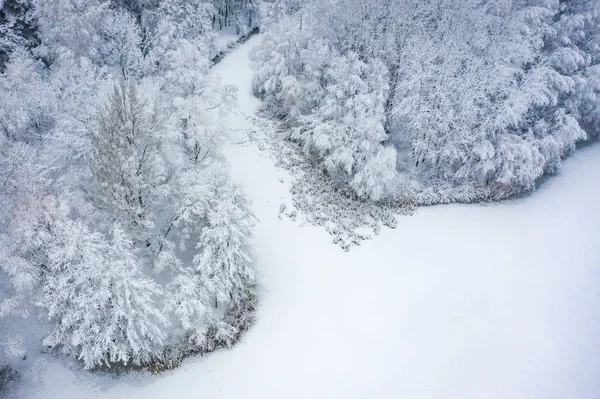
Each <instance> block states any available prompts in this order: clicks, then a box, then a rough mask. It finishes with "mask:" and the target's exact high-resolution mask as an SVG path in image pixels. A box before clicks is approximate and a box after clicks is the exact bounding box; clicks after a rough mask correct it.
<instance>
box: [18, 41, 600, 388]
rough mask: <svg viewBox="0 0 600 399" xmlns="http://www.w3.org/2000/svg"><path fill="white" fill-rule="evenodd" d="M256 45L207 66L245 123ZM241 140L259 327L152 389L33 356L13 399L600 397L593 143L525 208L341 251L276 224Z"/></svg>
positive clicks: (264, 158)
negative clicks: (259, 292) (233, 96)
mask: <svg viewBox="0 0 600 399" xmlns="http://www.w3.org/2000/svg"><path fill="white" fill-rule="evenodd" d="M258 40H260V36H256V37H254V38H252V39H251V40H250V41H249V42H248V43H246V44H245V45H243V46H241V47H240V48H239V49H237V50H235V51H234V52H232V53H231V54H230V55H228V56H227V57H226V58H225V59H224V60H223V61H222V62H221V63H220V64H219V65H217V66H216V67H215V69H214V71H215V73H218V74H220V75H222V76H223V78H224V81H225V82H226V83H229V84H234V85H236V86H237V87H238V88H239V105H240V109H241V112H243V113H246V114H252V113H253V112H254V111H255V110H256V108H257V106H258V105H259V101H258V100H257V99H255V98H254V97H252V95H251V91H250V81H251V74H252V71H251V70H250V68H249V64H248V57H247V51H248V49H249V48H250V47H251V46H253V45H255V44H256V43H257V41H258ZM229 123H230V126H231V127H232V128H244V127H245V126H247V125H246V124H247V123H248V122H247V121H246V119H245V118H244V116H243V114H242V113H240V115H238V116H236V117H233V118H231V120H230V121H229ZM237 134H238V137H237V139H236V140H234V143H233V144H232V145H231V146H229V147H228V148H227V151H226V156H227V159H228V160H229V162H230V164H231V171H232V174H233V176H234V177H235V178H236V179H238V180H240V181H241V182H242V183H243V185H244V187H245V189H246V191H247V193H248V194H249V196H250V197H251V198H252V200H253V202H254V209H255V212H256V214H257V216H258V218H259V223H258V226H257V245H258V249H259V262H260V267H261V269H262V274H263V275H262V278H261V282H262V286H263V289H264V292H263V297H262V298H261V303H262V305H261V307H260V309H259V313H258V322H257V324H256V325H255V326H254V327H253V328H252V329H251V330H250V331H249V332H248V333H246V335H245V336H244V337H243V339H242V342H241V343H239V344H238V345H237V346H235V347H234V348H233V349H231V350H221V351H218V352H216V353H214V354H211V355H210V356H208V357H204V358H202V357H198V358H193V359H188V360H187V361H185V362H184V364H183V365H182V366H181V367H180V368H178V369H176V370H174V371H170V372H167V373H165V374H162V375H160V376H151V375H149V374H145V373H137V374H134V375H126V376H118V377H108V376H104V375H99V374H93V373H87V372H83V371H74V367H73V366H69V363H67V362H65V361H63V360H56V359H52V358H49V357H41V358H40V359H39V360H38V361H36V362H35V364H34V368H33V371H32V372H31V373H29V374H27V375H24V376H23V380H22V382H23V384H22V385H23V389H22V390H21V391H20V392H18V393H17V395H18V397H19V398H36V399H37V398H44V399H52V398H60V399H68V398H77V399H82V398H98V399H100V398H106V399H116V398H144V399H150V398H177V399H182V398H207V399H219V398H224V399H241V398H260V399H281V398H286V399H295V398H299V399H300V398H302V399H304V398H326V399H332V398H369V399H371V398H407V399H418V398H443V399H448V398H461V399H465V398H499V399H507V398H510V399H517V398H527V399H532V398H533V399H535V398H543V399H551V398H556V399H567V398H578V399H584V398H589V399H592V398H594V399H597V398H598V397H600V295H599V293H600V290H599V285H600V244H599V237H600V235H599V233H600V207H598V198H600V184H598V183H599V182H600V146H598V145H595V146H590V147H588V148H585V149H582V150H580V151H579V152H578V153H577V154H575V155H574V156H572V157H571V158H570V159H569V160H567V161H566V162H565V165H564V168H563V169H562V170H561V172H560V176H558V177H555V178H552V179H550V180H549V181H548V182H547V183H545V184H544V185H543V186H542V187H541V188H540V189H539V190H538V191H537V192H536V193H534V194H533V195H531V196H529V197H527V198H523V199H518V200H513V201H507V202H504V203H500V204H496V205H489V206H478V205H448V206H436V207H430V208H422V209H419V210H418V212H417V213H416V214H415V215H414V216H407V217H401V218H400V220H399V223H398V228H396V229H395V230H390V229H383V230H382V232H381V233H380V234H379V235H378V236H376V237H374V238H373V239H372V240H369V241H366V242H365V243H364V244H363V245H362V246H360V247H356V248H352V249H351V250H350V251H349V252H343V251H342V250H340V248H339V247H338V246H336V245H333V244H332V243H331V237H330V236H329V235H328V234H327V233H326V232H325V230H324V228H317V227H312V226H309V225H300V224H299V223H294V222H292V221H289V220H285V219H283V220H282V219H279V218H278V211H279V207H280V204H281V203H282V202H289V195H290V194H289V191H288V187H287V186H286V185H285V184H284V183H282V182H281V181H280V180H281V177H285V178H284V179H283V180H282V181H289V176H286V174H285V172H284V171H282V170H279V169H277V168H276V167H275V166H274V165H273V162H272V160H271V159H270V158H269V157H268V155H267V154H265V153H263V152H261V151H260V150H259V149H258V148H257V147H256V146H255V145H252V144H248V143H245V144H243V145H240V144H238V143H237V141H243V139H244V137H243V133H242V132H241V131H240V132H238V133H237ZM594 165H595V166H594Z"/></svg>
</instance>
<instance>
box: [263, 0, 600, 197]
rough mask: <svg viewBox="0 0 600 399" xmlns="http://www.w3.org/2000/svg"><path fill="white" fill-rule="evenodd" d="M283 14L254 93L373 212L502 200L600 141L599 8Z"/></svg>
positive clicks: (359, 8)
mask: <svg viewBox="0 0 600 399" xmlns="http://www.w3.org/2000/svg"><path fill="white" fill-rule="evenodd" d="M280 10H282V14H289V16H285V15H284V16H282V17H281V20H280V22H279V23H277V24H276V25H275V26H273V27H272V29H271V30H270V32H268V34H267V35H266V37H265V39H264V41H263V43H262V44H261V46H259V48H257V49H256V50H255V53H254V55H253V59H254V62H255V69H256V75H255V77H254V80H253V87H254V91H255V93H256V94H257V95H258V96H260V97H261V98H262V99H263V100H264V102H265V108H266V110H267V112H268V113H269V114H271V115H272V116H273V117H276V118H280V119H282V120H284V122H285V124H286V127H287V134H288V138H289V139H290V140H293V141H296V142H298V143H299V144H300V145H302V147H303V151H304V153H305V154H306V156H307V157H310V158H311V159H312V160H313V161H314V162H315V164H317V165H319V167H320V168H321V169H322V170H323V173H326V174H327V175H328V176H329V177H330V179H331V180H332V182H333V184H335V185H338V186H339V187H340V189H348V190H350V191H351V192H352V193H353V194H354V195H356V196H357V197H358V198H360V199H366V200H372V201H385V200H388V201H392V202H400V203H414V204H417V205H420V204H435V203H445V202H473V201H478V200H497V199H503V198H506V197H509V196H512V195H515V194H520V193H523V192H528V191H530V190H531V189H532V188H534V187H535V184H536V181H537V180H538V179H539V178H540V177H541V176H542V175H544V174H551V173H554V172H556V171H557V170H558V168H559V167H560V165H561V160H562V159H563V158H564V157H565V156H566V155H568V154H569V153H571V152H573V150H574V149H575V148H576V145H577V144H578V143H580V142H583V141H586V140H592V139H595V138H596V137H597V135H598V133H599V132H600V65H599V64H600V4H599V3H598V1H596V0H573V1H558V0H532V1H526V0H523V1H516V0H490V1H480V0H465V1H463V0H436V1H418V0H415V1H412V0H369V1H361V0H339V1H336V0H327V1H320V0H314V1H310V0H308V1H306V2H298V1H295V2H294V1H288V2H284V3H283V6H282V7H281V8H280ZM297 10H299V11H297Z"/></svg>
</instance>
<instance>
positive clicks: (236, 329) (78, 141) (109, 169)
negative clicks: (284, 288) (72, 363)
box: [0, 0, 256, 369]
mask: <svg viewBox="0 0 600 399" xmlns="http://www.w3.org/2000/svg"><path fill="white" fill-rule="evenodd" d="M3 7H4V9H3V13H2V14H1V15H2V20H1V21H2V25H1V27H0V29H2V31H1V32H2V37H1V42H0V51H1V54H2V61H3V62H2V75H0V126H1V128H0V129H1V130H2V132H1V134H0V181H1V186H0V204H1V206H0V259H1V261H0V269H1V270H2V273H3V274H2V276H1V277H0V278H1V280H2V284H3V285H6V282H7V281H8V285H9V286H10V290H8V289H7V290H6V291H5V297H4V298H3V300H2V301H1V306H0V316H2V317H3V320H2V323H5V324H6V325H10V323H11V322H10V321H9V320H7V319H9V318H11V317H13V318H14V317H19V316H27V315H29V314H32V313H33V314H35V315H37V314H41V315H42V317H43V318H44V319H46V320H47V325H46V326H44V329H45V337H44V340H43V345H44V346H46V347H50V348H57V349H59V350H60V351H61V352H64V353H65V354H67V355H70V356H73V357H74V358H76V359H79V360H81V361H82V363H83V365H84V367H85V368H88V369H89V368H93V367H97V366H110V365H113V364H123V365H127V364H133V365H138V366H139V365H149V364H162V365H164V366H165V367H170V366H172V363H173V362H177V361H178V359H180V357H181V356H185V355H186V354H189V353H198V352H206V351H210V350H213V349H215V348H217V347H228V346H230V345H231V344H232V343H233V342H235V341H236V340H237V339H238V337H239V335H240V334H241V333H242V332H243V331H244V330H245V329H247V328H248V326H249V325H250V324H251V323H252V320H253V312H254V308H255V306H256V303H255V301H256V299H255V298H256V296H255V292H254V291H255V280H256V265H255V261H254V248H253V243H252V235H253V225H254V216H253V213H252V210H251V209H250V206H249V201H248V199H247V198H246V196H245V194H244V193H243V192H242V190H241V189H240V187H238V185H236V183H235V182H233V181H232V180H231V179H230V178H229V176H228V172H227V168H226V166H225V165H224V163H223V161H222V159H221V158H222V157H221V155H220V146H221V142H222V140H223V137H224V135H226V133H227V132H226V131H224V129H223V126H222V123H221V122H220V121H221V120H222V119H223V118H226V115H227V112H228V111H229V109H230V108H231V105H232V103H233V102H234V101H235V90H234V89H233V88H232V87H228V86H226V85H222V84H221V83H220V82H219V81H218V80H215V79H214V78H212V77H210V76H208V74H207V72H208V69H209V67H210V65H211V58H212V57H213V56H214V55H215V53H216V52H217V47H216V32H217V31H218V30H219V29H220V27H224V26H235V27H236V29H237V30H238V31H248V30H250V29H252V28H253V27H254V24H255V22H256V21H255V20H254V17H253V15H254V9H253V4H252V3H248V2H246V1H237V2H236V1H229V0H227V1H220V0H219V1H214V2H205V1H188V0H168V1H167V0H165V1H144V0H140V1H138V2H132V1H123V2H121V1H103V0H97V1H96V0H91V1H90V0H39V1H29V0H7V1H5V2H4V4H3ZM5 288H6V287H5ZM9 338H10V339H9ZM2 341H3V342H0V353H1V354H2V357H9V356H10V355H12V354H15V353H16V354H19V353H21V352H22V351H23V349H22V348H21V347H20V345H19V343H20V342H19V339H18V337H16V338H13V337H11V336H10V335H8V333H7V335H6V336H4V335H2Z"/></svg>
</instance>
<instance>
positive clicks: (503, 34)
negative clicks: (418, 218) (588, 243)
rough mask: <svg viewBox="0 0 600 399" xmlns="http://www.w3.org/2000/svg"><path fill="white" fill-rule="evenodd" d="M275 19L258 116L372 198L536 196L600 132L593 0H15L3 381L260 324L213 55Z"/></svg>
mask: <svg viewBox="0 0 600 399" xmlns="http://www.w3.org/2000/svg"><path fill="white" fill-rule="evenodd" d="M259 31H260V36H261V40H260V42H259V43H258V44H257V45H255V46H254V47H253V48H252V49H251V50H250V52H249V57H250V65H251V68H252V71H253V76H251V77H249V82H250V83H249V84H250V85H251V91H252V94H253V95H254V96H255V98H256V99H257V101H258V100H260V104H261V105H260V109H259V112H258V115H259V116H260V117H261V118H265V120H268V121H269V123H272V124H276V125H277V126H278V129H277V132H278V133H280V134H279V135H278V139H280V140H281V141H282V142H285V143H288V144H292V145H295V146H297V148H298V149H299V151H300V153H301V156H302V157H303V158H304V160H305V161H306V162H307V163H308V164H310V165H311V168H313V171H314V173H317V174H319V175H322V176H323V177H324V179H325V180H326V181H327V184H329V185H331V186H332V187H333V188H334V189H335V190H336V191H339V192H340V193H342V195H344V196H345V197H347V198H350V199H351V200H352V201H355V202H356V203H361V204H362V203H368V204H370V205H373V206H380V205H381V206H383V205H385V206H388V207H389V206H392V207H393V206H398V207H401V206H406V205H409V206H420V205H434V204H441V203H478V202H488V201H499V200H505V199H509V198H514V197H515V196H520V195H523V194H529V193H531V192H533V191H534V190H535V189H536V187H538V185H539V183H540V181H541V179H543V178H545V177H546V176H550V175H554V174H556V173H558V172H559V171H560V170H561V165H562V163H563V161H564V160H565V158H566V157H567V156H568V155H570V154H572V153H574V152H575V151H576V150H577V149H578V148H580V147H582V146H583V145H584V144H586V143H591V142H593V141H595V140H597V139H598V137H599V136H600V2H598V1H597V0H572V1H565V0H530V1H528V0H435V1H422V0H368V1H367V0H0V396H1V395H2V389H3V384H4V385H5V384H6V381H8V380H9V379H11V378H12V377H11V375H12V374H11V373H12V372H13V371H12V368H13V366H11V365H12V364H16V363H15V362H17V360H18V359H24V358H26V357H27V356H28V355H29V354H30V353H32V351H40V352H44V353H52V354H53V355H56V356H60V357H62V358H65V359H71V360H73V361H74V363H75V364H77V365H79V366H80V368H81V369H84V370H109V369H110V370H138V369H149V370H151V371H153V372H160V371H163V370H169V369H173V368H176V367H177V366H178V365H179V364H180V363H181V361H182V360H183V359H184V358H186V357H189V356H191V355H196V354H205V353H208V352H212V351H214V350H216V349H219V348H231V347H232V346H233V345H234V344H235V343H237V342H238V341H239V340H240V339H241V337H242V335H243V334H244V333H245V332H246V331H247V330H248V329H250V327H251V326H252V325H253V324H255V322H256V319H257V318H256V313H257V311H258V308H259V304H260V300H261V295H260V285H261V278H260V277H261V272H260V270H261V264H260V261H259V256H258V251H257V249H256V244H255V235H256V234H255V232H256V228H257V224H258V223H261V220H259V218H257V217H256V216H255V213H256V212H255V209H256V208H255V207H253V201H252V198H251V197H250V196H249V195H248V194H247V193H246V190H245V189H244V187H243V186H242V185H241V184H240V183H239V182H238V181H236V179H234V178H233V177H232V175H231V172H230V166H229V164H228V162H227V160H226V157H225V155H224V148H225V147H226V146H227V145H228V144H227V143H229V142H230V141H231V135H232V130H233V129H232V128H231V127H230V125H229V124H228V121H230V120H232V118H234V115H235V114H236V112H238V111H237V107H238V100H239V93H238V91H239V88H238V87H236V86H233V85H228V84H225V83H223V82H222V81H221V79H220V78H219V77H218V76H216V75H215V74H213V73H211V70H212V69H213V66H214V65H217V63H218V62H220V61H221V59H222V58H225V59H226V57H227V53H228V52H229V51H231V50H232V49H234V48H235V46H237V45H239V44H240V43H242V42H243V41H244V40H246V39H248V37H250V36H252V35H253V34H256V33H257V32H259ZM226 34H227V35H231V36H232V37H234V38H235V40H236V41H237V42H236V41H234V42H230V43H228V44H225V45H224V44H223V43H224V41H223V37H224V35H226ZM248 91H250V89H249V90H248ZM265 126H266V125H265ZM255 173H257V174H258V173H259V171H256V172H255ZM267 186H268V185H266V184H265V187H267ZM277 200H278V199H277V198H274V201H277ZM315 201H318V199H315ZM334 206H335V204H334ZM282 209H283V208H281V209H280V213H281V210H282ZM341 211H347V210H345V209H344V210H342V209H340V212H341ZM298 245H301V244H298ZM24 320H26V321H24ZM24 323H25V324H24ZM23 326H27V327H23ZM23 328H27V329H30V330H31V331H35V333H31V334H30V333H23V331H22V330H23ZM375 338H376V337H375ZM15 359H17V360H15Z"/></svg>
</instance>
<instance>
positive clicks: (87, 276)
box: [39, 222, 166, 368]
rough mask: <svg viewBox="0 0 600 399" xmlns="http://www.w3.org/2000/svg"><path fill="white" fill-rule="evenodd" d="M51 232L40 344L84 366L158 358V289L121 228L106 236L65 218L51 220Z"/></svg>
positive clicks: (162, 333) (161, 324) (160, 328)
mask: <svg viewBox="0 0 600 399" xmlns="http://www.w3.org/2000/svg"><path fill="white" fill-rule="evenodd" d="M52 235H54V236H55V237H56V239H55V240H53V241H52V242H51V245H49V246H48V248H47V252H48V256H47V259H48V265H47V268H48V273H49V276H48V277H47V278H46V281H45V284H44V286H43V295H42V297H41V299H40V300H39V302H40V303H39V305H41V306H43V307H44V308H46V309H47V310H48V317H49V318H50V320H51V322H52V330H51V333H50V335H49V336H48V337H47V338H46V340H45V341H44V344H45V345H48V346H51V347H54V346H58V347H60V348H61V350H62V351H63V352H65V353H68V354H70V355H73V356H75V357H77V358H78V359H81V360H82V361H83V362H84V364H85V367H86V368H92V367H95V366H99V365H103V364H104V365H107V366H110V365H111V364H114V363H124V364H128V363H133V364H137V365H140V364H148V363H150V362H151V361H153V360H155V359H156V358H160V353H161V349H162V345H163V341H164V338H165V331H164V325H165V324H166V321H165V318H164V316H163V315H162V313H161V312H160V311H159V309H158V307H157V306H156V298H157V297H158V295H159V294H160V289H159V287H158V286H157V285H156V283H154V282H152V281H151V280H150V279H149V278H148V277H146V276H144V275H143V274H142V271H141V266H140V264H139V260H138V257H137V256H136V251H135V249H134V247H133V243H132V242H131V240H129V239H128V238H127V236H126V235H125V233H124V232H123V230H121V228H120V227H119V226H118V225H115V226H114V228H113V231H112V237H111V240H110V241H108V242H107V240H106V239H105V238H104V237H103V236H102V235H101V234H99V233H96V232H92V231H89V230H88V229H87V228H86V227H85V226H83V225H82V224H81V223H77V222H70V223H67V224H65V225H62V224H58V225H57V226H55V230H54V231H52Z"/></svg>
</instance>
